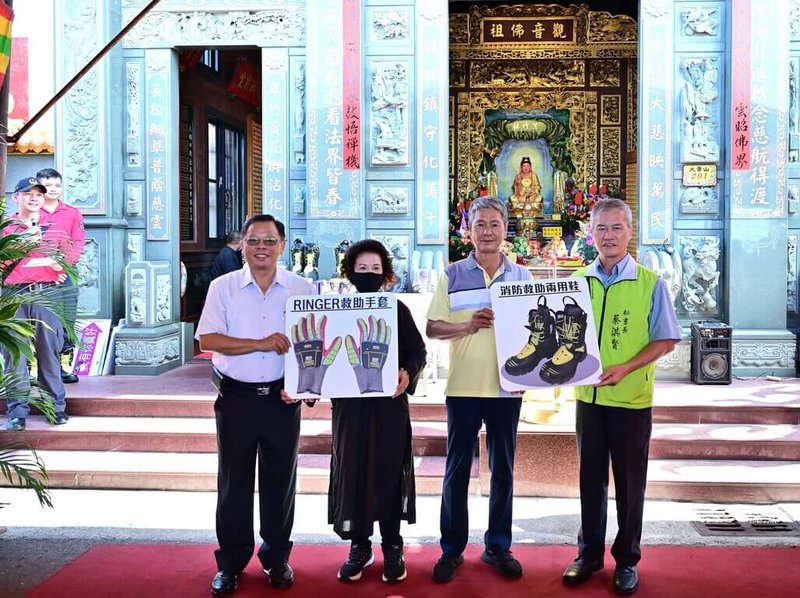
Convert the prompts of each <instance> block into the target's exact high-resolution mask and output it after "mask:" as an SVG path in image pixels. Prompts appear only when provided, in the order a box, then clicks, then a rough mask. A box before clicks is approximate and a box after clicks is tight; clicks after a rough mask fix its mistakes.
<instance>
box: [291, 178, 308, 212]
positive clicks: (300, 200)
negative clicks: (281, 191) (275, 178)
mask: <svg viewBox="0 0 800 598" xmlns="http://www.w3.org/2000/svg"><path fill="white" fill-rule="evenodd" d="M292 211H293V212H294V215H295V216H302V215H303V214H305V213H306V186H305V185H296V186H295V188H294V198H293V200H292Z"/></svg>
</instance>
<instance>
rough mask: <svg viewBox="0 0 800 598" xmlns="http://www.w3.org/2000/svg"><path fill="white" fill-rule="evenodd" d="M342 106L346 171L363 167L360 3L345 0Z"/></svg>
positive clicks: (354, 0)
mask: <svg viewBox="0 0 800 598" xmlns="http://www.w3.org/2000/svg"><path fill="white" fill-rule="evenodd" d="M343 11H344V14H343V17H344V18H343V24H344V34H343V35H342V44H343V50H344V52H343V60H342V106H343V108H344V110H343V112H344V117H343V119H342V125H343V127H344V131H343V135H342V141H343V144H344V153H343V156H344V160H343V162H344V169H345V170H358V169H359V168H361V0H344V3H343Z"/></svg>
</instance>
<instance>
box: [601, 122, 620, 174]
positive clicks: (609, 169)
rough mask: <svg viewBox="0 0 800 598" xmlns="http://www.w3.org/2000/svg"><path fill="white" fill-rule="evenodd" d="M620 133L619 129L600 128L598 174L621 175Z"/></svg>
mask: <svg viewBox="0 0 800 598" xmlns="http://www.w3.org/2000/svg"><path fill="white" fill-rule="evenodd" d="M621 143H622V133H621V132H620V129H619V127H600V173H601V174H617V175H619V174H622V172H620V171H621V170H622V165H621V164H620V156H621V151H622V150H621V149H620V144H621Z"/></svg>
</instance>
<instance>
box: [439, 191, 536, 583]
mask: <svg viewBox="0 0 800 598" xmlns="http://www.w3.org/2000/svg"><path fill="white" fill-rule="evenodd" d="M469 229H470V238H471V239H472V242H473V243H474V245H475V249H474V250H473V251H472V252H471V253H470V254H469V255H468V256H467V257H466V258H465V259H463V260H460V261H458V262H455V263H453V264H450V265H449V266H448V267H447V268H445V271H444V275H443V276H442V277H441V278H440V279H439V284H438V286H437V287H436V291H435V292H434V295H433V300H432V301H431V305H430V307H429V308H428V314H427V315H428V324H427V328H426V331H427V334H428V337H429V338H438V339H443V340H449V341H450V368H449V370H448V372H447V388H446V389H445V394H446V395H447V399H446V403H447V458H446V461H445V473H444V482H443V484H442V509H441V514H440V526H441V531H442V538H441V540H440V545H441V547H442V556H441V558H440V559H439V560H438V561H437V562H436V565H435V566H434V567H433V579H434V580H435V581H437V582H440V583H446V582H449V581H451V580H452V579H453V578H454V576H455V573H456V568H457V567H459V566H461V564H462V563H463V562H464V557H463V556H462V552H464V548H465V547H466V545H467V537H468V533H469V521H468V519H469V513H468V509H467V506H468V502H467V492H468V489H469V476H470V470H471V468H472V460H473V457H474V455H475V443H476V442H477V440H478V432H479V430H480V429H481V425H482V424H483V423H485V424H486V444H487V448H488V451H489V469H490V470H491V472H492V473H491V485H490V489H489V529H488V530H487V531H486V533H485V534H484V543H485V550H484V551H483V554H482V555H481V560H483V561H484V562H485V563H488V564H489V565H491V566H493V567H495V568H496V569H497V570H498V571H499V572H500V574H501V575H503V576H505V577H511V578H517V577H520V576H521V575H522V566H521V565H520V563H519V561H518V560H517V559H516V558H514V556H513V555H512V554H511V550H510V548H511V522H512V500H513V497H514V452H515V450H516V443H517V424H518V423H519V412H520V408H521V406H522V397H518V396H517V397H512V396H510V395H509V393H507V392H505V391H503V390H502V389H501V388H500V375H499V371H498V367H497V347H496V345H495V337H494V328H493V327H494V312H493V311H492V309H491V296H490V294H489V287H490V286H491V285H492V284H494V283H496V282H509V281H528V280H531V273H530V272H529V271H528V270H527V269H526V268H525V267H523V266H518V265H517V264H512V263H511V262H510V261H509V260H508V258H507V257H505V256H504V255H503V254H502V253H501V252H500V246H501V244H502V243H503V241H505V238H506V234H507V232H508V213H507V211H506V205H505V203H503V202H502V201H500V200H499V199H497V198H496V197H493V196H491V195H486V196H484V197H479V198H477V199H476V200H474V201H473V202H472V205H471V206H470V209H469Z"/></svg>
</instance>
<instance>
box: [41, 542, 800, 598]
mask: <svg viewBox="0 0 800 598" xmlns="http://www.w3.org/2000/svg"><path fill="white" fill-rule="evenodd" d="M347 550H348V547H347V545H345V544H344V543H342V545H340V546H330V545H328V546H295V549H294V552H293V553H292V559H291V563H292V566H293V568H294V571H295V578H296V580H295V583H294V585H293V586H292V587H291V588H290V589H288V590H273V589H272V588H271V587H269V586H268V585H267V583H266V580H265V578H264V576H263V574H262V572H261V569H260V567H259V566H258V559H257V558H255V557H254V558H253V560H252V561H251V562H250V565H249V566H248V568H247V570H246V571H245V573H244V574H243V575H242V577H241V578H240V581H239V590H238V591H237V592H236V593H235V594H234V596H236V597H237V598H244V597H252V596H266V595H275V596H298V597H301V596H302V597H303V598H305V597H315V596H325V597H326V598H350V597H367V596H368V597H370V598H401V597H403V598H417V597H423V598H425V597H430V598H433V597H435V598H450V597H452V598H472V597H474V598H518V597H519V598H521V597H523V596H524V597H525V598H528V597H530V596H536V597H548V596H571V597H572V598H591V597H595V596H604V597H608V596H613V591H612V589H611V580H612V576H613V561H611V560H608V561H606V563H607V565H606V568H605V569H604V570H603V571H601V572H599V573H596V574H595V575H594V576H593V577H592V578H591V579H590V580H589V581H588V582H587V583H586V584H585V585H583V586H581V587H580V588H567V587H565V586H563V585H562V584H561V573H562V571H563V570H564V567H566V565H567V563H568V562H569V561H570V560H571V559H572V558H573V557H574V554H575V548H574V547H572V546H515V547H514V554H515V555H516V556H517V557H518V558H519V559H520V561H521V562H522V565H523V567H524V570H525V571H524V575H523V577H522V579H519V580H507V579H503V578H501V577H499V576H498V575H497V573H495V572H494V570H493V569H491V568H490V567H489V566H488V565H485V564H484V563H482V562H481V561H480V548H479V547H476V546H470V547H469V548H467V552H466V554H465V556H466V562H465V563H464V565H462V566H461V568H460V569H459V570H458V574H457V576H456V579H455V580H454V581H453V582H451V583H449V584H447V585H439V584H436V583H434V582H433V581H432V580H431V576H430V575H431V567H432V566H433V563H434V561H435V560H436V558H437V557H438V555H439V549H438V547H437V546H432V545H426V546H422V547H421V546H410V547H406V562H407V566H408V578H407V579H406V580H405V581H403V582H401V583H399V584H397V585H392V586H390V585H388V584H385V583H383V582H381V570H382V558H381V556H380V549H378V550H377V552H376V555H375V559H376V560H375V563H374V564H373V565H372V566H370V567H369V568H368V569H367V570H366V571H365V573H364V576H363V577H362V578H361V580H360V581H358V582H355V583H351V584H345V583H342V582H340V581H338V580H337V579H336V571H337V570H338V568H339V565H341V563H342V560H343V559H344V558H346V556H347ZM607 558H609V559H610V557H609V556H608V554H607ZM798 563H800V547H790V548H706V547H700V548H698V547H687V546H646V547H645V554H644V558H643V560H642V562H641V564H640V566H639V573H640V575H641V579H642V581H641V582H640V586H639V591H638V592H637V593H636V596H637V597H643V598H644V597H646V596H650V597H659V598H663V597H668V598H678V597H680V598H692V597H695V596H696V597H701V596H702V597H703V598H713V597H717V596H719V597H724V598H745V597H747V598H753V597H759V598H760V597H762V596H763V597H769V598H778V597H783V596H786V597H788V596H793V597H796V596H800V577H799V576H798V575H797V565H798ZM214 573H215V567H214V555H213V547H210V546H201V545H186V544H182V545H172V544H160V545H125V544H112V545H97V546H95V547H93V548H92V549H91V550H89V551H87V552H86V553H84V554H83V555H82V556H80V557H79V558H77V559H76V560H75V561H73V562H72V563H70V564H68V565H67V566H66V567H64V568H63V569H61V570H60V571H59V572H57V573H56V574H55V575H53V576H52V577H51V578H50V579H48V580H47V581H45V582H44V583H42V584H41V585H39V586H38V587H36V588H34V590H33V591H31V592H30V593H29V594H28V596H30V597H32V598H37V597H43V596H48V597H50V596H53V597H59V598H64V597H67V598H69V597H72V596H103V597H104V598H112V597H134V596H135V597H137V598H141V597H150V596H174V597H181V598H182V597H184V596H186V597H191V596H209V595H210V591H209V585H210V583H211V578H212V577H213V576H214Z"/></svg>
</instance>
